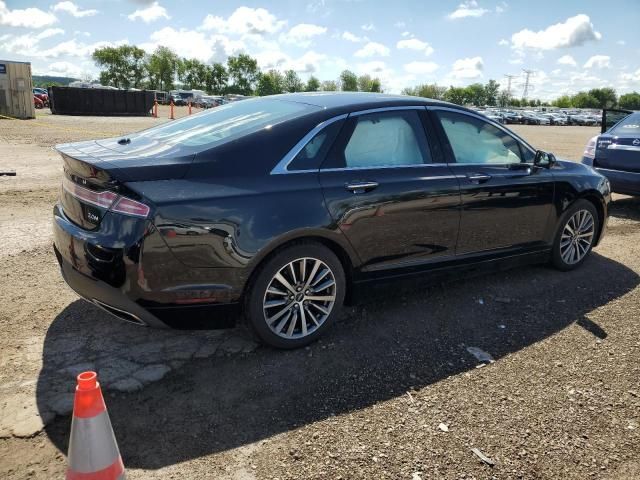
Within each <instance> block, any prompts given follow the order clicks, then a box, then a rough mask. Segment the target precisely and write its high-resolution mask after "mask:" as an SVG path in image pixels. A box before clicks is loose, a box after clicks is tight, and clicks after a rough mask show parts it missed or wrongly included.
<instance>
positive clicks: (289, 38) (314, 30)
mask: <svg viewBox="0 0 640 480" xmlns="http://www.w3.org/2000/svg"><path fill="white" fill-rule="evenodd" d="M326 32H327V27H321V26H319V25H313V24H311V23H299V24H298V25H295V26H294V27H291V30H289V31H288V32H287V33H285V34H283V35H281V40H282V41H283V42H285V43H292V44H294V45H298V46H300V47H303V48H306V47H308V46H309V45H311V41H312V39H313V37H317V36H318V35H323V34H325V33H326Z"/></svg>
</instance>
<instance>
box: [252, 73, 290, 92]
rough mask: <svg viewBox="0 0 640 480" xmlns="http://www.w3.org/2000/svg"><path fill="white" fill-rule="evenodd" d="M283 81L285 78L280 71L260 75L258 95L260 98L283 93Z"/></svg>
mask: <svg viewBox="0 0 640 480" xmlns="http://www.w3.org/2000/svg"><path fill="white" fill-rule="evenodd" d="M283 81H284V78H283V77H282V74H281V73H280V72H279V71H278V70H269V71H268V72H267V73H263V74H262V75H260V80H259V81H258V87H257V88H256V93H257V94H258V95H260V96H264V95H276V94H278V93H283V92H284V87H283Z"/></svg>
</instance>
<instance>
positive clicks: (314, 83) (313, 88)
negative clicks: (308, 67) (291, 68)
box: [304, 75, 320, 92]
mask: <svg viewBox="0 0 640 480" xmlns="http://www.w3.org/2000/svg"><path fill="white" fill-rule="evenodd" d="M318 90H320V80H318V79H317V78H316V77H314V76H313V75H311V76H310V77H309V80H307V84H306V85H305V86H304V91H305V92H317V91H318Z"/></svg>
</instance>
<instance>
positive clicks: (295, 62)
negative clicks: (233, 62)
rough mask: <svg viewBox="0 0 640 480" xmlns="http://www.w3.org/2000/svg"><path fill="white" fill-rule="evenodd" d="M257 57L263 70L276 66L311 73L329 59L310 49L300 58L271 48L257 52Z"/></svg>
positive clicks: (281, 68) (276, 67) (279, 68)
mask: <svg viewBox="0 0 640 480" xmlns="http://www.w3.org/2000/svg"><path fill="white" fill-rule="evenodd" d="M255 58H256V60H257V61H258V66H259V67H260V68H261V69H262V70H270V69H272V68H275V69H278V70H283V71H284V70H294V71H295V72H297V73H302V74H311V73H314V72H317V71H319V70H320V64H321V63H322V62H323V61H325V60H326V59H327V56H326V55H324V54H321V53H317V52H314V51H312V50H310V51H308V52H306V53H305V54H304V55H302V56H301V57H299V58H292V57H290V56H289V55H287V54H286V53H284V52H282V51H280V50H269V51H264V52H260V53H257V54H256V55H255Z"/></svg>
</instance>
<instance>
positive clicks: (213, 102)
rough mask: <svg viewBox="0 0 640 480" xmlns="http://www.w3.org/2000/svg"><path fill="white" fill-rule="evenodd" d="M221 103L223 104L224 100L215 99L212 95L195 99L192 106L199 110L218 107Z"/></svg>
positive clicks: (220, 98)
mask: <svg viewBox="0 0 640 480" xmlns="http://www.w3.org/2000/svg"><path fill="white" fill-rule="evenodd" d="M223 103H224V100H223V99H222V97H217V96H213V95H206V96H202V97H197V98H196V99H195V100H194V102H193V104H194V106H196V107H199V108H205V109H206V108H214V107H219V106H220V105H222V104H223Z"/></svg>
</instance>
